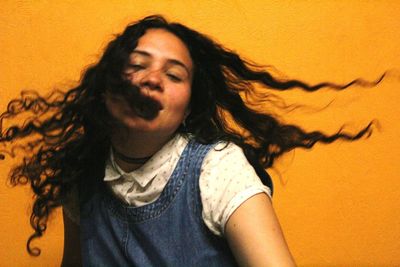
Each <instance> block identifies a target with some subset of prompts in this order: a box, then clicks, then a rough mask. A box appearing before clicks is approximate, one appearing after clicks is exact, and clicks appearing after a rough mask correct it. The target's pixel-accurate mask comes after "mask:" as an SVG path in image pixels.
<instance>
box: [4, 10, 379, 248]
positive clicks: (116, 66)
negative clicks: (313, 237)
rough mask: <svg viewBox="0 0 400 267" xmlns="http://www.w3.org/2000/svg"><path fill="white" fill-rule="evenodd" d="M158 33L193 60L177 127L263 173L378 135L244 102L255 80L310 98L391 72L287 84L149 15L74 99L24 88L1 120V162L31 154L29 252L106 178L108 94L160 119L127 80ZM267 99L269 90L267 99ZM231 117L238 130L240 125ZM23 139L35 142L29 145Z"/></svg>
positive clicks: (20, 180)
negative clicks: (59, 210) (71, 197)
mask: <svg viewBox="0 0 400 267" xmlns="http://www.w3.org/2000/svg"><path fill="white" fill-rule="evenodd" d="M152 28H160V29H165V30H167V31H169V32H171V33H173V34H174V35H176V36H177V37H178V38H180V39H181V40H182V41H183V42H184V43H185V45H186V46H187V48H188V50H189V52H190V56H191V58H192V61H193V64H194V74H193V81H192V97H191V102H190V108H191V113H190V115H189V116H188V117H187V119H186V121H185V126H180V127H179V129H178V131H179V132H181V133H184V134H191V135H192V136H194V138H195V139H196V140H197V141H199V142H201V143H212V142H216V141H218V140H227V141H231V142H234V143H236V144H237V145H239V146H240V147H242V149H243V151H244V153H245V155H246V157H247V159H248V160H249V162H250V163H251V164H252V165H253V166H255V167H257V166H258V167H257V169H259V166H262V167H263V168H268V167H271V166H272V164H273V162H274V160H275V159H276V158H277V157H279V156H281V155H282V154H284V153H285V152H288V151H290V150H292V149H294V148H297V147H302V148H307V149H309V148H311V147H313V145H314V144H315V143H317V142H321V143H331V142H333V141H335V140H338V139H344V140H349V141H352V140H357V139H359V138H361V137H363V136H369V135H370V133H371V130H372V125H373V123H372V122H371V123H370V124H368V125H367V126H366V127H365V128H363V129H361V130H359V131H358V132H356V133H354V134H348V133H344V132H343V131H342V130H338V131H337V132H336V133H335V134H332V135H327V134H324V133H322V132H320V131H311V132H308V131H305V130H303V129H302V128H301V127H299V126H296V125H291V124H285V123H282V122H280V121H279V120H278V118H277V117H276V116H274V115H272V114H268V111H265V110H263V111H262V112H261V111H256V110H253V109H252V108H251V107H250V106H249V105H248V104H247V103H245V101H244V100H243V94H257V92H256V89H255V86H254V85H255V84H257V85H260V86H262V87H264V88H265V89H269V90H277V91H283V90H289V89H293V88H300V89H303V90H305V91H310V92H311V91H317V90H318V89H321V88H325V87H329V88H333V89H336V90H342V89H345V88H347V87H349V86H352V85H354V84H358V85H362V86H372V85H375V84H377V83H379V82H380V81H381V80H382V78H383V76H384V75H383V76H382V77H381V78H380V79H379V80H378V81H376V82H373V83H367V82H365V81H363V80H360V79H357V80H354V81H352V82H350V83H348V84H344V85H337V84H334V83H328V82H324V83H319V84H316V85H308V84H307V83H304V82H302V81H299V80H279V79H277V78H275V77H273V76H272V75H271V74H270V73H269V72H268V71H266V70H265V69H264V68H262V67H261V66H258V65H256V64H254V63H250V62H248V61H246V60H244V59H242V58H241V57H240V56H239V55H238V54H237V53H235V52H233V51H231V50H229V49H227V48H224V47H223V46H221V45H219V44H217V43H216V42H214V41H213V40H212V39H210V38H208V37H207V36H205V35H203V34H201V33H198V32H196V31H194V30H192V29H189V28H188V27H186V26H184V25H182V24H179V23H169V22H167V21H166V20H165V19H164V18H163V17H161V16H149V17H146V18H144V19H142V20H140V21H137V22H135V23H133V24H131V25H128V26H127V28H126V29H125V30H124V32H123V33H122V34H120V35H116V37H115V39H113V40H112V41H111V42H110V43H109V44H108V45H107V47H106V49H105V51H104V54H103V55H102V57H101V58H100V60H99V62H98V63H97V64H95V65H92V66H90V67H88V68H87V70H86V71H85V72H84V74H83V75H82V78H81V80H80V83H79V85H78V86H76V87H75V88H72V89H70V90H69V91H67V92H66V93H62V92H59V91H55V92H53V94H51V95H49V96H48V97H42V96H40V95H39V94H38V93H35V92H23V93H22V94H21V97H20V98H19V99H14V100H12V101H11V102H10V103H9V105H8V107H7V110H6V111H5V112H4V113H2V114H1V115H0V145H4V146H6V144H11V147H12V148H11V149H4V150H1V151H0V152H1V153H0V159H4V157H5V155H7V154H8V155H10V156H11V157H14V156H16V152H18V150H22V152H23V153H22V152H21V154H23V158H22V159H21V162H20V163H19V164H18V165H17V166H15V167H13V168H12V170H11V172H10V181H11V183H12V184H13V185H18V184H27V183H30V185H31V187H32V190H33V192H34V194H35V199H34V203H33V208H32V213H31V217H30V224H31V226H32V227H33V229H34V233H33V234H32V235H31V236H30V237H29V239H28V241H27V250H28V252H29V253H30V254H31V255H39V254H40V249H38V248H36V247H34V248H32V247H31V242H32V240H33V239H35V238H38V237H41V236H42V235H43V233H44V232H45V230H46V226H47V221H48V218H49V215H50V214H51V213H52V212H53V211H54V209H55V208H56V207H59V206H61V205H62V204H63V203H65V201H66V199H67V194H68V193H69V192H70V191H71V190H76V188H77V185H79V184H80V183H83V182H84V183H86V182H88V181H89V180H90V181H92V182H93V181H94V182H98V183H100V182H101V181H102V177H104V167H105V161H106V158H107V156H108V153H109V148H110V145H111V143H110V136H111V134H112V130H113V129H114V127H115V120H114V119H113V118H112V117H111V115H110V114H109V113H108V111H107V109H106V107H105V104H104V99H103V98H104V94H118V95H122V96H124V97H126V98H127V100H128V102H129V103H130V104H131V106H132V108H134V109H135V110H136V111H137V112H138V113H139V114H141V116H143V117H144V118H148V119H151V118H152V116H154V103H152V102H151V100H149V99H146V98H145V97H143V96H142V95H141V94H140V93H139V90H138V88H137V87H135V86H134V85H132V84H129V83H128V82H127V81H125V80H124V79H123V77H122V76H123V75H122V72H123V70H124V68H126V66H127V63H128V59H129V55H130V54H131V52H132V51H133V49H134V48H135V47H136V46H137V43H138V39H139V38H140V37H141V36H143V35H144V34H145V32H146V30H148V29H152ZM267 95H268V94H267V93H262V96H260V99H259V101H263V97H265V98H266V97H267ZM22 113H29V114H30V117H29V118H28V119H27V120H26V121H25V123H24V124H23V125H21V126H17V125H11V126H9V127H5V128H4V129H3V123H4V121H5V120H10V119H13V118H15V117H16V116H18V115H20V114H22ZM227 116H229V117H230V118H232V122H233V123H234V124H235V125H237V126H238V127H232V124H231V123H230V122H229V120H227ZM25 139H28V141H27V142H25V143H24V144H21V141H22V140H25ZM15 142H19V143H18V144H15ZM82 199H84V196H82ZM82 199H81V201H83V200H82Z"/></svg>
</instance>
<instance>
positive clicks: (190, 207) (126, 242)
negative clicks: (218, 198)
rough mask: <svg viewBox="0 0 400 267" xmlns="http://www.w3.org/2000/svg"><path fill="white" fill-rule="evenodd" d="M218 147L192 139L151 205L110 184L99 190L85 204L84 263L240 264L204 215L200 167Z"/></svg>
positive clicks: (83, 215)
mask: <svg viewBox="0 0 400 267" xmlns="http://www.w3.org/2000/svg"><path fill="white" fill-rule="evenodd" d="M212 147H213V145H202V144H199V143H197V142H195V141H190V142H189V144H188V145H187V146H186V148H185V149H184V151H183V153H182V155H181V158H180V159H179V161H178V163H177V166H176V168H175V170H174V172H173V174H172V175H171V177H170V179H169V181H168V183H167V184H166V186H165V188H164V190H163V191H162V193H161V195H160V197H159V198H158V199H157V200H156V201H155V202H152V203H150V204H147V205H144V206H141V207H132V206H128V205H126V204H123V203H122V202H121V201H120V200H118V199H116V198H115V197H114V196H113V195H112V193H111V192H109V191H108V189H107V188H105V186H103V187H102V189H99V190H95V193H94V194H93V196H92V197H91V198H89V200H88V201H86V202H85V203H84V204H83V205H81V218H80V222H81V223H80V224H81V246H82V262H83V266H179V267H181V266H207V267H212V266H237V264H236V263H235V260H234V258H233V255H232V253H231V251H230V249H229V247H228V244H227V242H226V240H225V239H223V238H220V237H218V236H216V235H214V234H212V233H211V232H210V231H209V230H208V228H207V226H206V225H205V224H204V222H203V219H202V216H201V213H202V204H201V198H200V191H199V175H200V168H201V165H202V162H203V159H204V157H205V155H206V154H207V152H208V151H209V150H210V149H211V148H212Z"/></svg>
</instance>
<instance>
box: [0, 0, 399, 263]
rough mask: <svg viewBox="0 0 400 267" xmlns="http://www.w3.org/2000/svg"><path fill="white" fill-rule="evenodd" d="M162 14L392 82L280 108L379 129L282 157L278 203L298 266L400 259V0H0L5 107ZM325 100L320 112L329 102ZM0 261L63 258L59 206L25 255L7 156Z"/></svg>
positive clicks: (285, 54)
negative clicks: (37, 251) (132, 25)
mask: <svg viewBox="0 0 400 267" xmlns="http://www.w3.org/2000/svg"><path fill="white" fill-rule="evenodd" d="M153 13H160V14H164V15H166V16H167V17H168V18H170V19H172V20H177V21H180V22H182V23H184V24H187V25H188V26H191V27H193V28H195V29H197V30H199V31H201V32H203V33H206V34H208V35H210V36H212V37H214V38H215V39H216V40H218V41H219V42H221V43H223V44H224V45H226V46H227V47H230V48H232V49H234V50H236V51H238V52H239V53H241V54H242V55H244V56H245V57H247V58H250V59H252V60H254V61H256V62H258V63H261V64H266V65H267V64H268V65H273V66H275V67H276V68H277V69H278V70H279V71H280V72H282V73H284V74H285V75H286V76H287V77H292V78H298V79H302V80H305V81H308V82H310V83H317V82H320V81H326V80H329V81H334V82H338V83H344V82H347V81H350V80H352V79H353V78H357V77H363V78H366V79H369V80H374V79H375V78H377V77H378V76H379V75H380V74H382V73H383V72H384V71H386V70H392V71H391V72H390V75H389V76H388V77H387V79H386V80H385V81H384V82H382V83H381V84H380V85H378V86H376V87H374V88H360V87H352V88H351V89H349V90H346V91H344V92H333V91H330V90H323V91H321V92H318V93H315V94H305V93H302V92H300V91H299V90H294V91H291V92H288V93H284V94H281V96H283V97H284V98H285V99H286V100H287V103H288V104H290V103H304V104H307V105H309V106H311V107H312V108H310V107H309V108H305V109H302V110H300V111H295V112H291V113H288V114H285V115H284V118H285V120H287V121H288V122H297V123H300V124H302V125H304V126H305V127H306V128H307V129H309V130H313V129H323V130H326V132H327V133H333V132H334V131H335V130H337V129H338V128H339V127H340V126H341V125H342V124H343V123H346V125H349V126H348V129H349V130H356V129H358V128H359V127H361V126H363V125H365V124H367V123H368V122H369V121H370V120H371V119H378V120H379V122H380V125H381V128H380V129H379V130H377V131H375V133H374V134H373V135H372V137H370V138H369V139H367V140H361V141H359V142H354V143H346V142H337V143H335V144H333V145H329V146H325V145H317V146H316V147H315V148H314V149H313V150H311V151H305V150H301V149H298V150H296V151H295V152H291V153H289V154H288V155H286V156H285V157H284V158H282V159H281V160H280V161H279V162H277V164H276V168H275V170H271V171H270V173H271V174H272V176H273V179H274V182H275V186H276V191H275V196H274V205H275V209H276V211H277V214H278V216H279V218H280V222H281V224H282V227H283V229H284V232H285V235H286V239H287V241H288V243H289V246H290V248H291V251H292V253H293V255H294V257H295V259H296V261H297V263H298V265H299V266H396V265H397V266H399V265H400V253H399V252H400V220H399V216H398V214H397V210H398V208H399V207H400V180H399V174H400V164H399V163H398V161H399V159H400V143H399V141H398V139H399V137H400V124H399V123H398V119H399V111H400V107H399V105H398V101H399V100H400V90H399V81H400V79H399V73H400V71H399V68H400V62H399V58H400V2H399V1H355V0H353V1H347V2H345V1H289V0H285V1H263V0H257V1H255V0H253V1H245V0H236V1H233V0H232V1H217V0H215V1H172V0H156V1H155V0H153V1H146V0H139V1H117V0H113V1H72V0H69V1H67V0H65V1H45V0H37V1H27V0H26V1H2V3H1V9H0V25H1V26H0V51H1V56H0V109H1V110H4V109H5V108H6V105H7V103H8V101H9V100H11V99H12V98H14V97H17V96H18V95H19V91H20V90H21V89H37V90H39V91H40V92H42V93H45V92H48V91H50V90H51V89H53V88H60V89H65V88H68V86H69V85H71V84H73V82H74V81H76V80H78V79H79V76H80V72H81V70H82V69H83V67H84V66H86V65H88V64H89V63H92V62H94V61H95V60H96V59H97V57H98V55H99V54H100V53H101V51H102V48H103V47H104V45H105V44H106V43H107V42H108V41H109V40H110V39H111V38H112V34H114V33H118V32H120V31H122V30H123V29H124V26H125V25H126V24H127V23H128V22H131V21H133V20H136V19H138V18H141V17H143V16H144V15H149V14H153ZM332 100H334V101H333V103H332V104H331V105H330V106H329V108H327V109H325V110H323V111H321V112H314V111H315V110H317V109H318V108H321V107H323V106H325V105H327V104H328V103H329V102H331V101H332ZM0 164H1V166H0V177H2V179H1V183H0V210H1V213H0V222H1V224H0V225H1V232H0V259H1V261H0V266H58V265H59V262H60V257H61V254H62V242H63V233H62V219H61V216H60V215H61V214H60V212H58V213H57V214H56V216H53V218H52V220H51V221H50V223H49V227H48V231H47V232H46V234H45V237H43V238H42V239H41V240H39V241H36V242H35V244H37V245H38V246H40V247H41V248H42V255H41V256H40V257H39V258H33V257H30V256H29V255H28V254H27V253H26V252H25V242H26V239H27V237H28V235H29V234H30V233H31V229H30V227H29V224H28V216H29V208H30V200H31V193H30V191H29V189H28V188H27V187H21V188H15V189H9V188H8V187H7V186H6V182H5V177H6V174H7V173H8V168H7V166H8V165H5V164H4V163H3V162H0Z"/></svg>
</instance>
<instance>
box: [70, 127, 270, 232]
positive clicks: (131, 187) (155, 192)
mask: <svg viewBox="0 0 400 267" xmlns="http://www.w3.org/2000/svg"><path fill="white" fill-rule="evenodd" d="M187 143H188V139H187V138H185V137H184V136H182V135H180V134H177V135H176V136H175V137H174V138H173V139H171V140H170V141H169V142H168V143H167V144H165V145H164V146H163V147H162V148H161V149H160V150H159V151H158V152H157V153H156V154H154V155H153V156H152V157H151V159H150V160H149V161H148V162H146V163H145V164H144V165H143V166H141V167H140V168H138V169H136V170H134V171H132V172H129V173H126V172H124V171H123V170H122V169H121V168H120V167H119V166H118V165H117V164H116V163H115V161H114V156H113V154H112V152H111V153H110V157H109V159H108V160H107V162H106V170H105V177H104V181H105V182H106V183H107V184H108V186H109V187H110V188H111V190H112V191H113V192H114V194H115V196H116V197H118V198H119V199H121V200H122V201H124V202H125V203H127V204H129V205H132V206H135V207H139V206H143V205H146V204H149V203H151V202H153V201H155V200H157V198H158V197H159V196H160V194H161V192H162V190H163V189H164V187H165V185H166V184H167V182H168V179H169V178H170V176H171V175H172V172H173V171H174V169H175V166H176V164H177V163H178V161H179V158H180V156H181V153H182V152H183V150H184V148H185V147H186V145H187ZM199 187H200V196H201V201H202V205H203V211H202V217H203V221H204V223H205V224H206V225H207V227H208V228H209V229H210V231H211V232H213V233H214V234H216V235H218V236H223V234H224V229H225V224H226V222H227V221H228V219H229V217H230V216H231V214H232V213H233V212H234V211H235V210H236V209H237V208H238V207H239V206H240V205H241V204H242V203H243V202H244V201H245V200H247V199H248V198H250V197H251V196H253V195H255V194H258V193H261V192H264V193H266V194H267V195H268V196H271V191H270V189H269V188H268V187H267V186H265V185H263V184H262V182H261V181H260V178H259V177H258V176H257V174H256V172H255V171H254V169H253V167H252V166H251V165H250V163H249V162H248V161H247V159H246V157H245V155H244V154H243V151H242V149H241V148H240V147H238V146H237V145H235V144H233V143H229V144H227V143H225V142H221V143H218V144H217V145H216V146H215V147H214V148H213V149H211V150H210V151H209V152H208V154H207V155H206V156H205V158H204V160H203V164H202V167H201V170H200V177H199ZM68 206H70V205H67V207H66V213H67V214H68V215H70V217H71V219H73V220H75V221H77V220H76V216H74V214H73V213H76V211H75V212H73V211H72V210H71V208H69V207H68ZM74 217H75V218H74Z"/></svg>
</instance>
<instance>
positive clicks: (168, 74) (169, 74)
mask: <svg viewBox="0 0 400 267" xmlns="http://www.w3.org/2000/svg"><path fill="white" fill-rule="evenodd" d="M167 76H168V77H169V79H170V80H171V81H173V82H181V81H182V79H181V78H180V77H178V76H176V75H174V74H171V73H167Z"/></svg>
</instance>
